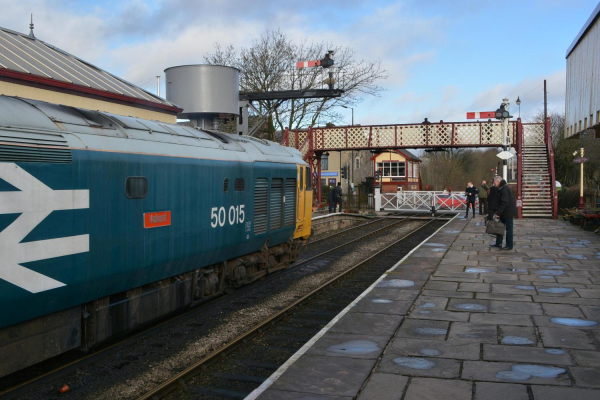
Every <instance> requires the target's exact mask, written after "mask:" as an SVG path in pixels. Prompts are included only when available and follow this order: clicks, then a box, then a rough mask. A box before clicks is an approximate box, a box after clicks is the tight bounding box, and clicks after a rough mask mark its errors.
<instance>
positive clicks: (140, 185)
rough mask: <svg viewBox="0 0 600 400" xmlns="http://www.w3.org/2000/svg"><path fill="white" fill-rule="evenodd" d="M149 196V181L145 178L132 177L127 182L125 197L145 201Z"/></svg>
mask: <svg viewBox="0 0 600 400" xmlns="http://www.w3.org/2000/svg"><path fill="white" fill-rule="evenodd" d="M147 195H148V179H146V178H145V177H143V176H130V177H129V178H127V180H126V181H125V196H127V198H128V199H143V198H145V197H146V196H147Z"/></svg>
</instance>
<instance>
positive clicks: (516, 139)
mask: <svg viewBox="0 0 600 400" xmlns="http://www.w3.org/2000/svg"><path fill="white" fill-rule="evenodd" d="M503 139H504V137H503V128H502V123H501V122H500V121H492V120H488V121H477V122H444V121H440V122H429V121H427V120H425V121H424V122H422V123H420V124H396V125H369V126H341V127H330V128H322V127H319V128H313V127H309V128H308V129H307V130H289V129H286V130H285V132H284V135H283V139H282V141H281V144H282V145H284V146H289V147H294V148H296V149H298V150H299V151H300V152H301V153H302V157H303V159H304V160H305V161H306V162H307V163H308V164H309V165H310V168H311V172H312V179H313V187H314V188H315V191H314V193H315V204H317V205H318V204H321V184H320V183H321V156H322V154H323V153H324V152H327V151H349V150H377V149H381V150H394V149H431V148H438V149H442V148H461V147H463V148H464V147H502V146H503V145H504V144H506V146H510V147H514V148H515V150H516V152H517V209H518V211H519V217H523V216H525V217H527V216H539V217H553V218H556V217H557V214H558V196H557V194H556V185H555V173H554V151H553V149H552V140H551V137H550V120H549V119H546V121H545V122H544V123H522V122H521V119H520V118H519V119H517V120H516V121H509V122H508V132H507V136H506V141H505V143H503V142H504V140H503Z"/></svg>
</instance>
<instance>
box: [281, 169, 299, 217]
mask: <svg viewBox="0 0 600 400" xmlns="http://www.w3.org/2000/svg"><path fill="white" fill-rule="evenodd" d="M283 207H284V217H283V218H284V220H285V226H292V225H294V223H295V222H296V180H295V179H292V178H288V179H286V180H285V203H284V204H283Z"/></svg>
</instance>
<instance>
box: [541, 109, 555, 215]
mask: <svg viewBox="0 0 600 400" xmlns="http://www.w3.org/2000/svg"><path fill="white" fill-rule="evenodd" d="M544 141H545V142H546V149H547V150H548V164H549V165H548V169H549V172H550V186H551V189H552V192H551V193H552V219H557V218H558V193H557V192H556V171H555V169H554V149H553V148H552V132H551V126H550V118H546V121H545V123H544Z"/></svg>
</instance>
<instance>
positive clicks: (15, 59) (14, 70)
mask: <svg viewBox="0 0 600 400" xmlns="http://www.w3.org/2000/svg"><path fill="white" fill-rule="evenodd" d="M0 79H3V80H10V81H16V82H21V83H26V84H30V85H36V86H41V87H45V88H48V89H55V90H58V91H61V90H68V91H71V92H79V93H80V94H81V95H92V96H98V97H103V98H105V99H106V100H107V101H111V100H112V101H121V102H125V103H133V104H134V105H140V106H144V107H150V108H157V109H161V110H163V111H167V112H171V113H177V112H181V109H180V108H179V107H178V106H177V105H175V104H173V103H171V102H169V101H167V100H165V99H163V98H161V97H158V96H155V95H153V94H152V93H150V92H147V91H145V90H143V89H142V88H140V87H138V86H136V85H134V84H132V83H129V82H127V81H125V80H123V79H121V78H118V77H116V76H114V75H112V74H110V73H108V72H106V71H104V70H103V69H101V68H98V67H96V66H94V65H92V64H90V63H89V62H86V61H84V60H82V59H80V58H78V57H76V56H74V55H72V54H69V53H67V52H66V51H64V50H61V49H59V48H57V47H54V46H52V45H50V44H48V43H45V42H44V41H42V40H39V39H37V38H36V37H34V36H33V35H25V34H22V33H18V32H15V31H12V30H9V29H5V28H2V27H0Z"/></svg>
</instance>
